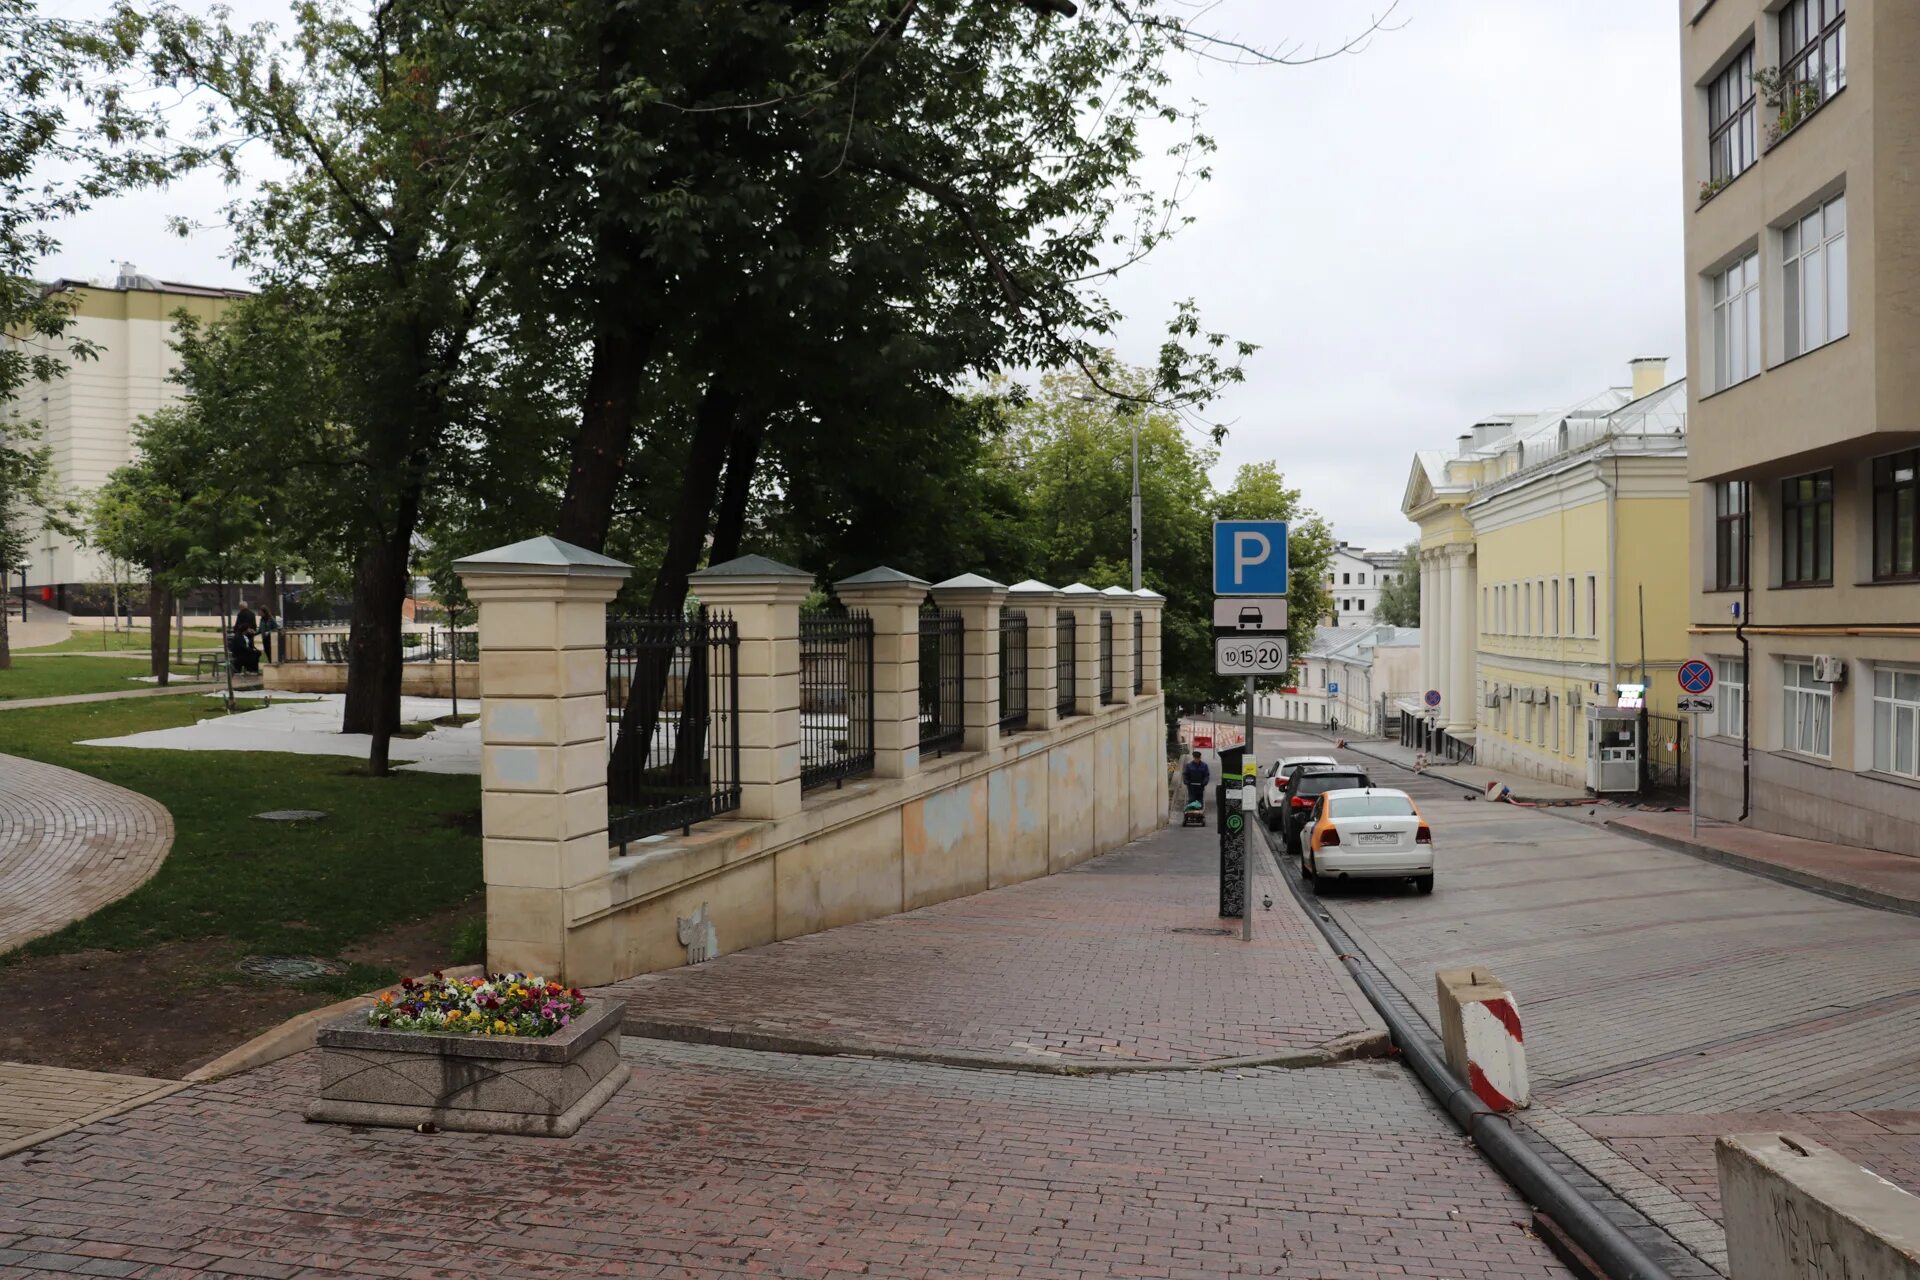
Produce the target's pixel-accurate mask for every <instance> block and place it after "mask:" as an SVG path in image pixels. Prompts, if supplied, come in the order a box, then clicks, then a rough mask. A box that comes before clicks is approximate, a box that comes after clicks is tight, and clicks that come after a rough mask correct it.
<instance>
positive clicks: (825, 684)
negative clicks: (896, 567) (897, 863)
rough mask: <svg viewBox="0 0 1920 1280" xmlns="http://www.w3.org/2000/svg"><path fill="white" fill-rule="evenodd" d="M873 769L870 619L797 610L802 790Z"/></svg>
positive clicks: (871, 630)
mask: <svg viewBox="0 0 1920 1280" xmlns="http://www.w3.org/2000/svg"><path fill="white" fill-rule="evenodd" d="M872 769H873V619H872V618H871V617H869V616H868V615H867V614H865V613H862V612H859V611H857V610H856V611H854V612H852V613H838V612H829V611H818V612H816V611H811V610H810V611H808V612H806V613H803V614H801V615H800V789H801V790H802V791H810V790H812V789H813V788H815V787H821V786H825V785H826V784H827V783H829V782H831V783H835V784H836V785H837V784H838V783H839V782H840V781H841V780H842V779H844V778H850V777H853V776H855V775H856V774H862V773H868V772H871V771H872Z"/></svg>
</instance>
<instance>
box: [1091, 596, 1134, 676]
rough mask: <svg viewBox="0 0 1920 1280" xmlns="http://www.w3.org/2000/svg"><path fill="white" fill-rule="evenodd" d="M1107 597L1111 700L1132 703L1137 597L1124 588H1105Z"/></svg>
mask: <svg viewBox="0 0 1920 1280" xmlns="http://www.w3.org/2000/svg"><path fill="white" fill-rule="evenodd" d="M1100 594H1101V595H1103V596H1105V597H1106V600H1107V609H1108V611H1109V612H1111V613H1112V614H1113V700H1114V701H1115V702H1122V703H1124V702H1132V701H1133V612H1134V610H1135V609H1136V608H1137V607H1138V606H1139V604H1140V598H1139V597H1138V596H1136V595H1134V594H1133V592H1131V591H1129V590H1127V589H1126V588H1125V587H1108V588H1107V589H1106V590H1105V591H1102V592H1101V593H1100Z"/></svg>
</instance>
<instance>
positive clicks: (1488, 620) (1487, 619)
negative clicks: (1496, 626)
mask: <svg viewBox="0 0 1920 1280" xmlns="http://www.w3.org/2000/svg"><path fill="white" fill-rule="evenodd" d="M1492 590H1493V588H1491V587H1482V588H1480V629H1481V630H1482V631H1492V630H1493V613H1492V605H1491V604H1490V603H1489V598H1488V593H1489V592H1491V591H1492Z"/></svg>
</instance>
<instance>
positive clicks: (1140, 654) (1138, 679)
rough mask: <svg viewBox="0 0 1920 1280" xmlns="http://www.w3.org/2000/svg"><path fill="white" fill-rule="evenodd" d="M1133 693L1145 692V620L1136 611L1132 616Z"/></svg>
mask: <svg viewBox="0 0 1920 1280" xmlns="http://www.w3.org/2000/svg"><path fill="white" fill-rule="evenodd" d="M1133 691H1134V692H1135V693H1145V692H1146V691H1147V619H1146V615H1145V614H1142V613H1141V612H1140V611H1139V610H1137V609H1136V610H1135V611H1134V614H1133Z"/></svg>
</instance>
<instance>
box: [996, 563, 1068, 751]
mask: <svg viewBox="0 0 1920 1280" xmlns="http://www.w3.org/2000/svg"><path fill="white" fill-rule="evenodd" d="M1006 607H1007V608H1009V609H1018V610H1019V611H1020V612H1021V613H1024V614H1025V615H1026V616H1027V728H1029V729H1051V728H1053V727H1054V726H1055V725H1057V724H1059V723H1060V707H1059V704H1060V670H1059V660H1060V651H1059V637H1060V618H1059V608H1060V593H1059V591H1057V590H1055V589H1054V588H1052V587H1050V586H1048V585H1047V584H1046V583H1044V582H1036V581H1035V580H1034V579H1032V578H1028V579H1027V580H1026V581H1025V582H1016V583H1014V584H1013V585H1012V586H1011V587H1008V588H1007V605H1006Z"/></svg>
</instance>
